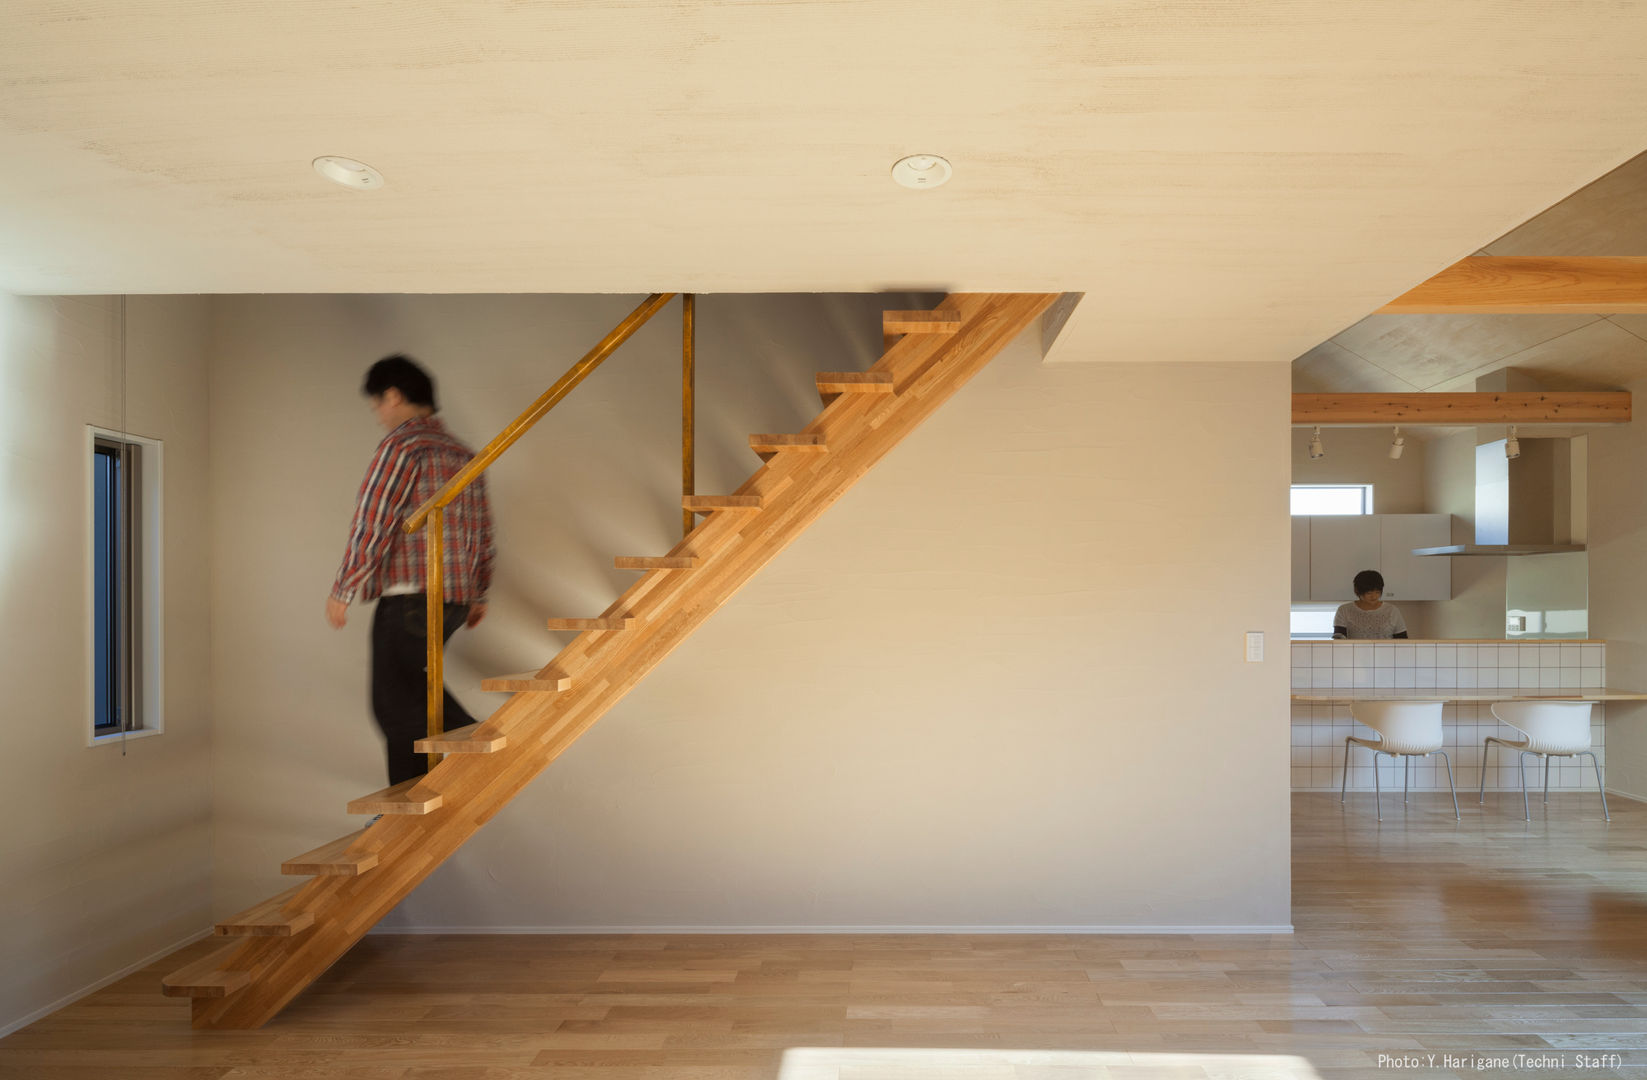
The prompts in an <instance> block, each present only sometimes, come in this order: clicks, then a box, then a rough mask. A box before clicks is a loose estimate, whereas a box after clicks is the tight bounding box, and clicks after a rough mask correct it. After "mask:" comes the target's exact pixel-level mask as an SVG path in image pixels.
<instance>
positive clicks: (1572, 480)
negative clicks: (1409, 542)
mask: <svg viewBox="0 0 1647 1080" xmlns="http://www.w3.org/2000/svg"><path fill="white" fill-rule="evenodd" d="M1520 442H1521V456H1520V457H1518V458H1516V459H1515V460H1513V461H1512V460H1510V459H1508V458H1506V457H1505V456H1504V440H1503V439H1499V440H1497V441H1495V442H1486V443H1481V444H1480V445H1478V446H1477V447H1476V448H1475V543H1473V544H1449V545H1447V546H1445V547H1429V548H1414V549H1413V554H1414V555H1449V556H1466V555H1478V556H1479V555H1488V556H1498V557H1502V556H1506V555H1554V554H1560V553H1564V552H1574V551H1583V550H1584V530H1585V526H1584V520H1585V514H1586V508H1585V505H1584V500H1585V491H1586V486H1585V478H1586V474H1587V468H1586V450H1587V445H1588V444H1587V441H1586V440H1585V439H1582V438H1579V439H1539V438H1529V437H1526V436H1523V437H1522V438H1521V440H1520Z"/></svg>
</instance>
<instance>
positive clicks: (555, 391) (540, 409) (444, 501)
mask: <svg viewBox="0 0 1647 1080" xmlns="http://www.w3.org/2000/svg"><path fill="white" fill-rule="evenodd" d="M674 296H675V294H674V293H653V294H652V295H651V296H648V297H647V298H646V299H645V300H644V301H642V302H641V305H640V307H637V308H636V309H635V310H634V311H631V312H630V313H629V316H628V317H627V318H626V319H624V320H623V321H622V322H620V323H618V325H617V326H615V327H613V329H612V332H611V333H610V334H607V335H606V336H605V337H604V338H602V339H601V342H600V344H599V345H596V346H595V347H594V348H593V349H590V350H589V351H588V352H587V353H585V354H584V357H583V359H582V360H579V361H578V362H577V363H575V364H573V365H572V366H571V367H570V368H567V369H566V374H564V375H562V376H561V377H560V378H558V379H556V380H555V385H553V386H551V387H550V388H549V389H548V390H545V391H544V392H543V396H542V397H540V398H538V399H537V400H536V401H534V402H532V404H531V405H530V406H529V407H528V408H527V410H526V411H525V412H523V413H521V414H520V415H519V416H517V417H515V419H514V420H512V421H511V422H510V423H509V426H508V427H506V428H504V429H503V430H502V431H500V432H498V434H497V437H496V438H494V439H493V440H492V441H491V442H489V443H487V444H486V445H485V446H484V447H483V448H482V449H481V451H480V453H478V454H476V455H475V456H474V457H472V458H470V459H469V464H467V465H465V466H464V467H463V468H461V469H459V470H458V473H457V475H456V476H454V477H452V478H451V479H450V480H448V481H446V486H445V487H443V488H441V489H440V490H439V491H437V492H435V493H434V495H432V496H430V498H429V501H428V502H426V503H424V504H423V505H422V506H420V507H418V508H417V509H416V510H414V511H412V514H411V516H410V517H408V518H407V519H406V526H405V528H406V531H407V532H409V533H414V532H417V531H418V530H419V529H421V528H423V523H424V522H425V521H427V520H428V518H429V515H430V514H431V513H432V512H433V511H434V510H435V508H436V507H444V506H449V505H451V502H452V500H453V499H455V498H457V497H458V496H459V495H460V494H462V493H463V489H464V488H466V487H468V486H469V485H470V484H472V483H474V482H475V478H476V477H477V476H479V475H480V474H481V473H483V472H485V471H486V469H487V467H488V466H490V465H491V464H492V462H494V461H496V460H497V459H498V458H499V457H500V456H501V455H502V454H503V452H504V451H505V450H507V449H509V448H510V447H511V446H513V445H515V442H516V441H517V440H518V439H519V438H520V437H521V436H522V435H524V434H526V433H527V432H528V431H530V430H531V429H532V425H533V424H536V423H537V422H538V421H539V420H542V419H543V417H544V414H546V413H547V412H548V411H549V410H550V409H553V408H554V407H555V406H556V405H558V404H559V403H560V400H561V398H564V397H565V396H566V395H567V394H569V393H571V392H572V390H573V388H574V387H576V386H577V385H578V383H580V382H582V381H583V380H584V377H585V376H587V375H588V374H589V373H590V372H591V371H594V370H595V369H596V368H597V367H599V366H600V363H601V361H602V360H605V359H606V358H607V357H608V356H611V355H612V353H613V352H615V351H616V350H617V347H618V346H619V345H622V344H623V343H624V342H625V341H628V340H629V338H630V337H631V336H632V335H633V334H634V333H635V331H636V330H639V329H640V328H641V327H642V326H644V325H646V320H648V319H650V318H651V317H652V316H654V315H656V314H657V313H658V310H659V309H660V308H662V307H663V305H665V304H667V303H668V302H669V301H670V300H672V299H674Z"/></svg>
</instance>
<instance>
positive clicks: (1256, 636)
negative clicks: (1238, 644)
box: [1247, 630, 1264, 664]
mask: <svg viewBox="0 0 1647 1080" xmlns="http://www.w3.org/2000/svg"><path fill="white" fill-rule="evenodd" d="M1263 662H1264V631H1262V630H1248V631H1247V663H1249V664H1261V663H1263Z"/></svg>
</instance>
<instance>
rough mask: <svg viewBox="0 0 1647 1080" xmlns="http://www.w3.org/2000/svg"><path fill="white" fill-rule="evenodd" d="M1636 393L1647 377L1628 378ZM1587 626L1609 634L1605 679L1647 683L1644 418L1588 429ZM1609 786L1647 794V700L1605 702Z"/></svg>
mask: <svg viewBox="0 0 1647 1080" xmlns="http://www.w3.org/2000/svg"><path fill="white" fill-rule="evenodd" d="M1624 389H1626V390H1629V391H1631V392H1632V393H1633V394H1635V395H1636V396H1637V397H1640V396H1641V395H1642V394H1643V393H1647V379H1644V380H1641V381H1638V382H1636V383H1634V384H1631V385H1628V386H1625V387H1624ZM1589 444H1590V445H1589V492H1588V500H1589V509H1590V523H1589V539H1588V541H1587V548H1586V550H1587V552H1588V555H1589V562H1590V634H1591V636H1592V637H1597V638H1600V639H1602V640H1604V641H1606V642H1607V682H1608V684H1609V685H1612V686H1623V687H1643V686H1647V604H1644V603H1643V600H1642V597H1643V595H1644V592H1647V570H1644V568H1647V499H1643V498H1642V494H1641V492H1642V489H1641V463H1642V461H1643V460H1647V425H1643V424H1639V423H1632V424H1618V425H1614V426H1608V427H1602V428H1598V429H1596V430H1595V431H1593V432H1591V434H1590V437H1589ZM1607 787H1608V789H1609V790H1614V791H1618V792H1620V793H1622V794H1629V795H1631V796H1633V797H1635V798H1638V799H1647V703H1643V702H1635V701H1621V702H1611V703H1609V704H1608V706H1607Z"/></svg>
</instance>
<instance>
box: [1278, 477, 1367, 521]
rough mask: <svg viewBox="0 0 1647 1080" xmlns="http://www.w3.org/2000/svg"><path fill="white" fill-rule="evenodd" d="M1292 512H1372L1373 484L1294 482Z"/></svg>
mask: <svg viewBox="0 0 1647 1080" xmlns="http://www.w3.org/2000/svg"><path fill="white" fill-rule="evenodd" d="M1292 512H1293V515H1294V516H1299V515H1325V514H1370V513H1372V512H1373V486H1372V485H1371V484H1294V485H1293V486H1292Z"/></svg>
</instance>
